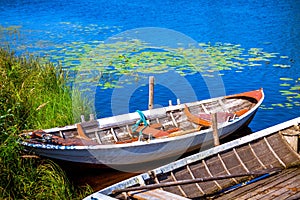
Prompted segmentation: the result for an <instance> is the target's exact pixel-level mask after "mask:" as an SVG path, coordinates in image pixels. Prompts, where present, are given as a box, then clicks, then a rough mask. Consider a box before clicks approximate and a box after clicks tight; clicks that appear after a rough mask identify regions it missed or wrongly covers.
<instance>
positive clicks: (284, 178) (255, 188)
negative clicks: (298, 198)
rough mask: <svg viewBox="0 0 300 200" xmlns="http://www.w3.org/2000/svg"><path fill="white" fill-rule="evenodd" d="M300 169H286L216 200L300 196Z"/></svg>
mask: <svg viewBox="0 0 300 200" xmlns="http://www.w3.org/2000/svg"><path fill="white" fill-rule="evenodd" d="M299 187H300V168H299V167H298V168H291V169H285V170H283V171H282V172H280V173H279V174H276V175H274V176H270V177H268V178H265V179H262V180H260V181H257V182H255V183H252V184H249V185H246V186H244V187H240V188H238V189H236V190H234V191H231V192H229V193H227V194H223V195H222V196H219V197H216V198H214V199H218V200H222V199H253V200H254V199H266V200H268V199H275V198H278V199H286V198H288V197H291V196H295V195H298V194H300V188H299Z"/></svg>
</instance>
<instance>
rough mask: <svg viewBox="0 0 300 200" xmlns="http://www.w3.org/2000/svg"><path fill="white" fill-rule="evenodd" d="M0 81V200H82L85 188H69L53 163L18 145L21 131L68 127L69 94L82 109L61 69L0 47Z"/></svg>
mask: <svg viewBox="0 0 300 200" xmlns="http://www.w3.org/2000/svg"><path fill="white" fill-rule="evenodd" d="M0 77H1V79H0V133H1V134H0V142H1V143H0V169H1V173H0V199H82V198H83V197H84V196H86V195H87V194H90V193H91V192H92V189H91V188H90V187H89V186H84V187H78V186H74V185H73V184H72V183H71V182H70V181H69V179H68V178H67V176H66V173H65V172H64V171H63V170H62V169H61V168H60V167H59V165H57V164H56V163H55V162H53V161H51V160H48V159H41V158H38V157H35V156H31V155H25V154H24V152H23V151H22V147H21V146H20V145H19V143H18V135H19V134H20V133H21V132H22V130H26V129H27V130H28V129H41V128H49V127H55V126H61V125H66V124H72V123H74V122H75V121H76V117H74V115H73V113H76V111H74V108H73V107H72V106H73V105H72V101H74V99H72V95H73V98H74V97H75V98H77V100H76V102H78V105H80V106H79V107H80V108H83V107H84V105H83V100H82V99H81V98H80V95H74V94H75V93H76V92H75V93H74V91H71V90H70V88H69V87H68V86H67V85H66V81H67V80H66V76H65V74H64V72H63V70H62V69H61V67H60V66H54V64H52V63H49V62H46V61H45V60H43V59H42V58H36V57H33V56H30V55H26V56H25V55H23V56H16V55H15V54H14V52H12V51H10V50H9V49H4V48H0ZM77 94H78V93H77ZM83 110H85V111H87V113H88V114H89V110H88V109H87V108H85V109H83ZM78 112H79V111H78Z"/></svg>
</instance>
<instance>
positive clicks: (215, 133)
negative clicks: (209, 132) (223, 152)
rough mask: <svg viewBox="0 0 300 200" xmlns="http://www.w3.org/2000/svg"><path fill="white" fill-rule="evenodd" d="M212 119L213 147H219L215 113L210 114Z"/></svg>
mask: <svg viewBox="0 0 300 200" xmlns="http://www.w3.org/2000/svg"><path fill="white" fill-rule="evenodd" d="M211 119H212V128H213V137H214V145H215V146H219V145H220V140H219V134H218V119H217V113H212V114H211Z"/></svg>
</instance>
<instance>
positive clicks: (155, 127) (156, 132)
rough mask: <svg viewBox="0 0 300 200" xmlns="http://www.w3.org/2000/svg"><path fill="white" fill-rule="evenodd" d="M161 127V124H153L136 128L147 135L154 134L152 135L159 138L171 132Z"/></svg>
mask: <svg viewBox="0 0 300 200" xmlns="http://www.w3.org/2000/svg"><path fill="white" fill-rule="evenodd" d="M160 127H161V124H151V125H149V126H143V125H141V126H139V127H138V128H137V129H136V132H137V133H139V132H140V131H142V133H143V134H144V135H146V136H149V135H150V136H152V137H155V138H158V137H165V136H168V135H169V134H170V133H169V132H167V131H163V130H160Z"/></svg>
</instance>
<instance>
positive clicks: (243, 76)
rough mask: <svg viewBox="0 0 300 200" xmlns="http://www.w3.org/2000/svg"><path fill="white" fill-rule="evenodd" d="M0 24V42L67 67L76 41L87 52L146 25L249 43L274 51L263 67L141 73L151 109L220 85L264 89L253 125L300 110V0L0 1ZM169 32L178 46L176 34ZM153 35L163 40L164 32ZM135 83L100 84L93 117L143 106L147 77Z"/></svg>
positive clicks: (212, 40) (208, 40)
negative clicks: (150, 81) (214, 74)
mask: <svg viewBox="0 0 300 200" xmlns="http://www.w3.org/2000/svg"><path fill="white" fill-rule="evenodd" d="M0 26H1V27H0V28H1V29H0V42H1V46H6V45H7V44H9V45H10V48H11V49H14V50H16V52H17V53H24V52H31V53H35V54H36V55H40V56H46V57H50V58H51V59H52V60H56V61H57V60H59V61H60V62H61V63H62V64H63V66H64V67H65V68H66V69H67V68H69V67H70V66H69V65H72V66H73V67H74V66H75V67H76V64H79V63H80V60H77V61H76V60H75V61H74V60H73V61H72V52H73V51H75V50H74V46H75V49H76V50H78V49H79V50H81V48H82V51H86V45H90V47H91V48H93V47H95V46H96V45H97V44H99V43H101V41H106V40H107V39H108V38H110V37H112V36H114V35H116V34H120V33H123V32H124V31H128V30H132V29H140V28H146V27H156V28H157V29H158V30H163V29H164V30H167V32H168V33H170V32H169V31H170V30H171V31H174V32H176V33H180V34H182V35H184V36H186V39H187V38H191V39H192V40H194V41H196V42H198V43H205V44H216V43H220V44H221V45H222V44H233V45H239V47H240V48H243V49H245V53H247V51H248V50H249V49H251V48H259V49H262V50H261V51H264V52H270V53H276V54H275V55H276V57H271V58H269V59H268V61H263V62H259V63H260V66H244V67H242V68H239V69H230V70H220V71H219V72H218V73H221V74H222V76H219V78H217V81H214V79H210V78H209V77H208V78H204V77H203V76H202V75H203V74H201V73H197V74H194V75H187V76H179V75H178V74H176V72H168V73H163V74H151V73H150V74H144V75H145V76H147V75H154V76H155V79H156V81H157V83H158V84H157V85H156V87H155V96H154V104H155V106H156V107H159V106H165V105H168V100H170V99H171V100H172V101H173V103H175V102H176V98H178V96H179V97H181V101H182V102H187V101H190V100H194V99H195V98H197V99H206V98H210V97H211V96H217V95H218V94H219V93H222V91H223V88H224V91H225V92H226V94H234V93H239V92H243V91H248V90H254V89H258V88H261V87H262V88H264V91H265V95H266V98H265V101H264V103H263V106H262V107H261V109H259V111H258V112H257V115H256V117H255V118H254V120H253V121H252V123H251V124H250V125H249V127H250V128H251V129H252V130H253V131H257V130H260V129H263V128H266V127H268V126H270V125H274V124H277V123H280V122H283V121H285V120H288V119H292V118H294V117H298V116H300V109H299V108H300V89H299V87H300V56H299V49H300V1H299V0H285V1H279V0H269V1H262V0H252V1H239V0H238V1H237V0H226V1H225V0H223V1H214V2H211V1H187V0H178V1H174V0H164V1H141V0H136V1H126V0H111V1H103V0H85V1H80V0H68V1H67V0H52V1H47V0H36V1H30V0H0ZM11 28H12V29H13V28H16V29H17V30H18V32H17V33H13V31H9V30H11ZM150 30H153V29H150ZM133 32H134V31H133ZM175 35H176V34H175ZM170 37H173V39H174V40H173V42H174V45H175V43H176V38H174V35H171V36H170ZM152 39H153V38H152ZM156 39H157V40H159V39H161V40H162V41H161V42H162V43H163V42H164V41H165V40H167V39H168V37H167V36H166V38H156ZM153 40H154V39H153ZM177 42H178V41H177ZM179 42H180V41H179ZM71 44H73V46H72V45H71ZM93 44H95V45H94V46H93ZM71 47H72V48H71ZM77 55H78V54H77ZM67 58H68V62H67V61H66V60H67ZM111 76H114V75H113V73H112V75H111ZM220 80H221V82H220ZM207 81H208V82H209V83H208V82H207ZM138 83H139V84H140V85H139V84H137V83H134V84H132V85H126V86H124V88H123V89H122V88H121V89H103V88H102V87H98V88H97V90H96V100H95V101H96V103H95V107H96V112H97V115H98V117H105V116H110V115H113V114H119V113H124V112H127V111H130V112H133V111H135V110H136V109H139V110H144V109H147V104H148V102H147V101H148V88H147V85H146V84H147V80H145V81H144V82H138ZM207 84H209V86H207ZM207 87H209V88H210V89H209V90H208V89H207ZM189 90H191V91H193V92H192V93H193V94H195V95H190V94H191V93H189ZM212 91H213V92H212ZM210 92H212V93H213V94H211V93H210ZM121 96H123V97H124V98H125V99H124V98H123V99H122V98H121ZM194 97H195V98H194Z"/></svg>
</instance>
